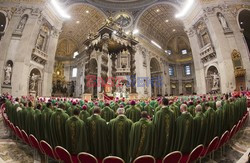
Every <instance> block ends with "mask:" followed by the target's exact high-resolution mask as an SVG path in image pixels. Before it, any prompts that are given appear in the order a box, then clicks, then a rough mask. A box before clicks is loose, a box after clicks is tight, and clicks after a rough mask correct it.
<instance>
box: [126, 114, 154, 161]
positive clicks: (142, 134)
mask: <svg viewBox="0 0 250 163" xmlns="http://www.w3.org/2000/svg"><path fill="white" fill-rule="evenodd" d="M153 145H154V125H153V123H152V122H151V121H150V120H148V114H147V112H145V111H144V112H142V115H141V119H140V120H139V121H138V122H136V123H134V124H133V125H132V128H131V131H130V135H129V155H130V158H131V160H134V159H135V158H137V157H139V156H142V155H153Z"/></svg>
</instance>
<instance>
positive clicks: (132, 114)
mask: <svg viewBox="0 0 250 163" xmlns="http://www.w3.org/2000/svg"><path fill="white" fill-rule="evenodd" d="M125 115H126V116H127V117H128V118H129V119H131V120H132V121H133V122H137V121H139V120H140V118H141V111H140V109H138V108H137V107H135V101H131V106H130V108H129V109H128V110H127V111H126V113H125Z"/></svg>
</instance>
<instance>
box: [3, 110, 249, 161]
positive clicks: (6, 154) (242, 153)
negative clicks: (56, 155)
mask: <svg viewBox="0 0 250 163" xmlns="http://www.w3.org/2000/svg"><path fill="white" fill-rule="evenodd" d="M249 152H250V120H248V121H247V123H246V125H245V126H244V127H243V128H242V130H240V131H239V132H238V134H237V135H235V136H234V137H233V139H232V140H231V141H230V142H229V143H228V144H227V145H226V146H225V152H224V153H223V155H221V152H220V151H216V152H215V153H214V157H213V159H210V158H209V157H206V158H204V159H202V162H204V163H246V162H247V158H248V153H249ZM33 155H34V151H33V150H32V149H31V148H30V147H29V146H27V145H25V144H24V143H22V142H21V141H20V140H16V138H14V137H12V136H11V133H10V132H9V131H8V130H7V128H6V126H5V125H4V123H3V119H2V116H1V115H0V163H33V162H36V163H37V162H44V161H40V160H41V159H40V157H35V158H36V159H34V157H33ZM42 160H43V159H42ZM50 162H51V161H50Z"/></svg>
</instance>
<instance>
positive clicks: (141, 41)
mask: <svg viewBox="0 0 250 163" xmlns="http://www.w3.org/2000/svg"><path fill="white" fill-rule="evenodd" d="M190 3H191V2H190ZM187 7H188V4H187V5H186V2H185V1H184V0H168V1H167V0H166V1H160V2H158V1H157V0H154V1H148V0H143V1H136V0H133V1H128V2H127V1H124V2H118V1H115V2H113V1H109V0H105V1H98V0H97V1H92V0H86V1H81V2H76V1H73V0H60V1H58V2H57V1H56V0H52V1H51V2H50V1H45V0H42V1H36V0H31V1H25V0H20V1H3V2H1V8H0V24H1V27H0V34H1V35H0V37H1V41H0V47H1V51H0V62H1V64H0V65H1V67H0V72H1V73H0V74H1V78H0V80H1V81H0V83H1V89H0V93H5V92H9V93H11V94H12V95H13V96H22V95H27V94H32V95H35V96H55V97H78V98H98V97H102V96H104V95H107V94H108V95H113V96H124V97H128V96H129V94H132V93H136V94H137V95H136V96H137V98H149V97H158V96H164V95H174V96H176V95H177V96H178V95H193V94H211V93H228V92H232V91H235V90H237V91H239V90H247V89H248V88H249V86H250V82H249V78H250V71H249V69H250V64H249V44H250V41H249V40H250V31H249V29H250V28H249V24H250V23H249V20H250V19H249V17H250V11H249V2H248V1H244V0H242V1H237V2H235V1H233V0H231V1H230V0H226V1H218V0H209V1H205V0H195V1H194V2H193V5H192V6H190V7H189V8H190V9H188V10H187V11H186V10H184V9H185V8H187ZM182 9H183V12H181V11H182ZM184 12H185V13H184ZM183 13H184V15H183ZM178 14H179V15H178ZM20 72H21V73H20ZM88 75H93V76H95V79H94V78H93V77H92V78H91V77H90V78H89V79H87V78H88ZM131 76H133V78H134V79H133V80H134V81H135V82H134V83H135V84H131V83H132V82H130V81H132V80H131V79H132V78H131ZM111 78H113V80H115V81H114V82H111V83H110V81H108V80H107V79H111ZM91 80H93V81H95V83H96V86H94V85H93V87H90V88H88V86H87V81H89V82H90V83H91ZM101 80H102V81H104V82H102V84H101V82H100V81H101ZM113 83H114V84H113ZM159 84H160V86H158V85H159ZM112 85H113V86H112ZM115 85H116V86H119V87H115ZM132 85H134V88H133V87H132ZM123 87H124V88H123ZM124 91H125V92H126V94H124V95H123V94H122V92H124ZM117 93H118V94H117ZM119 93H120V94H119ZM116 94H117V95H116Z"/></svg>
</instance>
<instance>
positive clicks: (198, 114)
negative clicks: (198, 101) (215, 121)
mask: <svg viewBox="0 0 250 163" xmlns="http://www.w3.org/2000/svg"><path fill="white" fill-rule="evenodd" d="M206 127H207V121H206V118H205V116H204V114H203V112H202V106H201V105H197V106H196V107H195V117H194V120H193V132H192V133H193V134H192V148H193V149H194V148H195V147H197V146H198V145H200V144H204V142H206Z"/></svg>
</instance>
